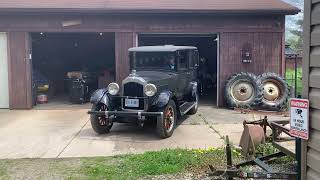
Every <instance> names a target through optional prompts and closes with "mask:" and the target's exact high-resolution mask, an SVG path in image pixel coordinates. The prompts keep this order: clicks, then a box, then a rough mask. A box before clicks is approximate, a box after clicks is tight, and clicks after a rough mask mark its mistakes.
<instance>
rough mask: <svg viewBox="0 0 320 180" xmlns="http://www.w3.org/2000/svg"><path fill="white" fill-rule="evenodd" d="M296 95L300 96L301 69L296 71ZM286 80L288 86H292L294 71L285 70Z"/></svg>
mask: <svg viewBox="0 0 320 180" xmlns="http://www.w3.org/2000/svg"><path fill="white" fill-rule="evenodd" d="M297 73H298V74H297V75H298V76H297V77H298V80H297V95H301V93H302V68H298V69H297ZM286 80H287V82H288V83H289V85H290V86H294V83H295V82H294V69H287V70H286Z"/></svg>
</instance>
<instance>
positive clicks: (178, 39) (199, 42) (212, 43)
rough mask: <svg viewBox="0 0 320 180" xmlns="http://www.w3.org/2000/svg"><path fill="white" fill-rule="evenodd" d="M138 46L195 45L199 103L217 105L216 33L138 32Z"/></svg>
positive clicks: (217, 53)
mask: <svg viewBox="0 0 320 180" xmlns="http://www.w3.org/2000/svg"><path fill="white" fill-rule="evenodd" d="M138 45H139V46H153V45H175V46H195V47H197V48H198V50H199V55H200V59H201V60H200V67H199V75H200V77H199V80H200V81H201V84H202V88H201V89H202V92H201V103H202V104H210V105H217V93H218V89H219V88H218V84H219V83H218V79H219V78H218V74H219V73H218V62H219V60H218V57H219V51H218V48H219V47H218V45H219V41H218V34H139V36H138Z"/></svg>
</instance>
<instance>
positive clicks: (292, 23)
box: [283, 0, 303, 39]
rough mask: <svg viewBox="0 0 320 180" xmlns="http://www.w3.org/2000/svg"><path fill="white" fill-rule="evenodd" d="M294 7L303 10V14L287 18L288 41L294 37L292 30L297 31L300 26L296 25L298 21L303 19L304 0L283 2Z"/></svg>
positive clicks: (286, 0)
mask: <svg viewBox="0 0 320 180" xmlns="http://www.w3.org/2000/svg"><path fill="white" fill-rule="evenodd" d="M283 1H285V2H287V3H289V4H291V5H293V6H296V7H298V8H300V9H301V12H300V13H299V14H297V15H294V16H286V39H288V38H290V37H291V36H293V35H292V34H291V33H290V30H291V29H297V28H298V26H297V25H296V24H295V22H296V21H297V19H302V18H303V0H283Z"/></svg>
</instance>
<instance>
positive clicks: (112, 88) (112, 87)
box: [108, 83, 120, 96]
mask: <svg viewBox="0 0 320 180" xmlns="http://www.w3.org/2000/svg"><path fill="white" fill-rule="evenodd" d="M119 90H120V87H119V85H118V84H117V83H110V84H109V85H108V92H109V94H111V95H113V96H114V95H117V94H118V93H119Z"/></svg>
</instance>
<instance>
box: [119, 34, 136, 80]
mask: <svg viewBox="0 0 320 180" xmlns="http://www.w3.org/2000/svg"><path fill="white" fill-rule="evenodd" d="M135 46H137V39H136V34H135V33H122V32H119V33H116V35H115V51H116V52H115V55H116V62H115V65H116V82H118V83H121V81H122V80H123V79H124V78H126V77H127V76H128V74H129V66H130V62H129V53H128V49H129V48H131V47H135Z"/></svg>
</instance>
